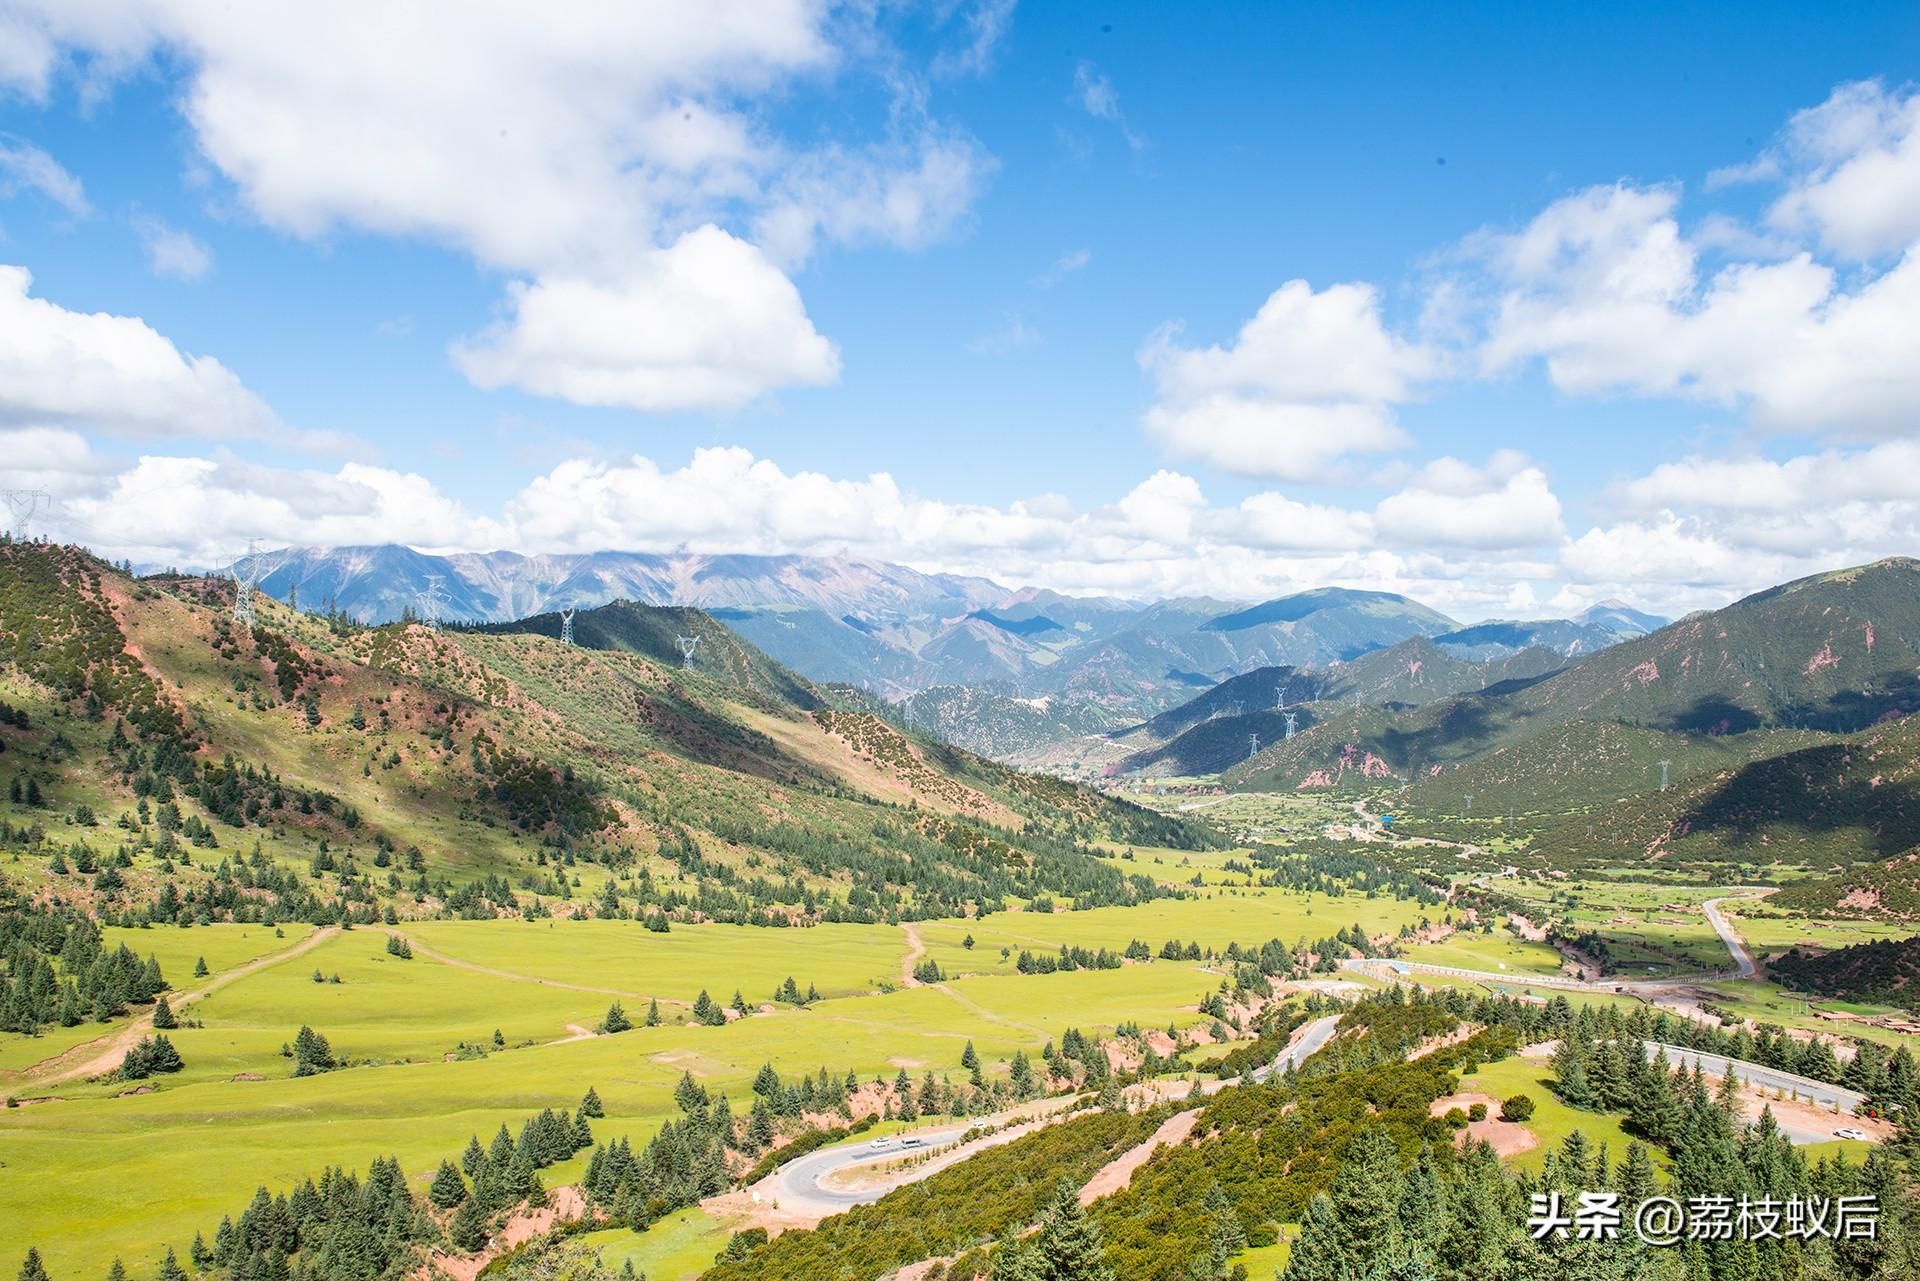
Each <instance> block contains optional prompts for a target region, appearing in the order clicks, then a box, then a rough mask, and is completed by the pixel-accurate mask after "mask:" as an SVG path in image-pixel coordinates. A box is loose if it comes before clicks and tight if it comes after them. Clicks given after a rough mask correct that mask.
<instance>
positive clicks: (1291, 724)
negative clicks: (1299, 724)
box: [1282, 712, 1300, 738]
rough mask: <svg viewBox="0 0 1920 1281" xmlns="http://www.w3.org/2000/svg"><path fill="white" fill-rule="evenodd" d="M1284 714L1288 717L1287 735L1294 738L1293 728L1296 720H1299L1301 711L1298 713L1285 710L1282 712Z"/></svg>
mask: <svg viewBox="0 0 1920 1281" xmlns="http://www.w3.org/2000/svg"><path fill="white" fill-rule="evenodd" d="M1282 715H1283V716H1285V717H1286V718H1287V737H1288V738H1292V737H1293V730H1294V722H1296V721H1298V720H1299V719H1300V713H1298V712H1283V713H1282Z"/></svg>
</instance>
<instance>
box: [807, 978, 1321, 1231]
mask: <svg viewBox="0 0 1920 1281" xmlns="http://www.w3.org/2000/svg"><path fill="white" fill-rule="evenodd" d="M1339 1023H1340V1016H1339V1015H1337V1014H1330V1015H1327V1016H1325V1017H1323V1018H1318V1019H1314V1020H1313V1021H1312V1022H1310V1023H1304V1024H1302V1025H1301V1026H1300V1027H1298V1028H1296V1029H1294V1033H1293V1037H1292V1039H1291V1040H1289V1041H1288V1043H1287V1048H1286V1049H1284V1050H1282V1051H1281V1052H1280V1053H1279V1054H1277V1055H1275V1056H1274V1060H1273V1062H1271V1063H1269V1064H1267V1065H1266V1066H1265V1067H1261V1068H1256V1069H1254V1071H1252V1072H1250V1073H1248V1075H1249V1076H1250V1077H1251V1078H1252V1079H1253V1080H1256V1081H1264V1080H1266V1079H1267V1078H1268V1077H1270V1076H1272V1075H1273V1074H1274V1073H1275V1072H1285V1071H1286V1070H1287V1068H1288V1067H1289V1066H1294V1067H1298V1066H1299V1065H1300V1064H1301V1063H1304V1062H1305V1061H1306V1060H1307V1059H1308V1058H1309V1057H1311V1056H1312V1055H1314V1054H1315V1053H1317V1052H1319V1051H1320V1050H1321V1049H1322V1048H1323V1047H1324V1046H1325V1045H1326V1043H1327V1042H1328V1041H1330V1040H1332V1039H1333V1033H1334V1029H1335V1028H1336V1027H1338V1026H1339ZM1229 1084H1231V1082H1227V1081H1209V1082H1207V1083H1206V1084H1205V1085H1203V1086H1202V1087H1201V1090H1202V1092H1203V1093H1206V1094H1217V1093H1219V1092H1220V1091H1221V1090H1223V1089H1225V1088H1226V1087H1227V1086H1228V1085H1229ZM1063 1111H1064V1109H1063ZM967 1128H968V1127H967V1126H966V1125H964V1124H955V1125H948V1126H942V1127H940V1128H938V1129H932V1130H916V1131H914V1132H913V1137H914V1138H917V1139H919V1140H920V1143H919V1145H918V1146H917V1147H915V1148H902V1147H900V1146H899V1145H898V1144H890V1145H888V1146H887V1147H885V1148H875V1147H874V1146H873V1143H872V1141H871V1140H868V1141H866V1142H862V1143H843V1144H840V1145H839V1146H837V1147H830V1148H821V1149H820V1150H819V1151H817V1152H809V1153H808V1154H807V1155H805V1156H803V1157H799V1158H797V1159H795V1160H792V1161H789V1162H787V1163H786V1164H785V1165H783V1166H781V1167H780V1168H779V1170H777V1171H775V1173H774V1175H773V1188H772V1194H773V1196H774V1197H775V1198H776V1199H777V1200H778V1201H779V1202H780V1205H781V1206H782V1207H783V1208H788V1209H798V1208H814V1209H819V1210H823V1211H824V1212H826V1213H828V1214H837V1213H839V1212H840V1211H842V1210H846V1209H850V1208H851V1207H853V1206H856V1205H866V1204H868V1203H869V1202H872V1201H878V1200H879V1199H880V1198H881V1197H883V1196H885V1195H886V1194H887V1193H889V1192H891V1191H893V1189H894V1188H896V1187H899V1186H901V1185H902V1184H906V1183H911V1182H914V1181H916V1180H918V1179H924V1178H926V1177H927V1176H928V1175H929V1174H931V1173H933V1172H934V1170H936V1169H938V1168H940V1167H941V1166H942V1165H943V1164H950V1163H951V1161H950V1159H949V1160H948V1161H940V1160H935V1161H930V1162H927V1163H925V1164H922V1165H918V1166H914V1167H913V1168H911V1169H907V1170H899V1171H896V1172H894V1173H895V1177H893V1178H889V1179H887V1180H886V1181H885V1183H884V1185H882V1186H876V1187H871V1188H863V1189H861V1190H859V1191H852V1190H849V1189H845V1188H836V1187H830V1186H828V1184H827V1180H828V1179H829V1178H830V1177H831V1176H833V1175H835V1174H838V1173H839V1172H841V1171H843V1170H852V1169H857V1168H859V1167H860V1166H864V1165H877V1164H879V1163H881V1162H885V1161H893V1160H897V1159H899V1158H900V1157H901V1156H903V1155H906V1154H908V1153H910V1152H925V1151H927V1150H929V1149H935V1148H939V1147H941V1146H943V1145H945V1144H949V1143H953V1142H956V1141H958V1140H959V1139H961V1138H962V1137H963V1136H964V1135H965V1134H966V1132H967ZM1016 1137H1018V1136H1017V1135H1012V1134H1009V1133H1007V1132H1005V1131H1002V1132H1000V1133H997V1134H993V1135H990V1136H988V1137H987V1138H985V1139H982V1140H980V1141H979V1142H978V1143H977V1144H975V1145H974V1150H975V1151H978V1150H979V1149H980V1148H985V1147H993V1146H996V1145H997V1144H1000V1143H1009V1142H1012V1141H1013V1139H1014V1138H1016ZM969 1155H971V1153H969Z"/></svg>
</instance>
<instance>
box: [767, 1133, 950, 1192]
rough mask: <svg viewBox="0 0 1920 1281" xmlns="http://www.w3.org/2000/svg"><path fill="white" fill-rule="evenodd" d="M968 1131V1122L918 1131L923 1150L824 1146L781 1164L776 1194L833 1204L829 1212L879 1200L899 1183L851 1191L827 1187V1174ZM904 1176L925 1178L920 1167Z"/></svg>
mask: <svg viewBox="0 0 1920 1281" xmlns="http://www.w3.org/2000/svg"><path fill="white" fill-rule="evenodd" d="M966 1131H967V1127H966V1126H965V1125H952V1126H946V1127H944V1128H942V1129H938V1130H918V1131H915V1133H914V1137H916V1138H918V1139H920V1140H921V1145H920V1149H910V1148H901V1147H899V1146H898V1145H890V1146H888V1147H887V1148H885V1149H884V1150H882V1149H877V1148H875V1147H873V1146H872V1142H871V1141H868V1142H865V1143H843V1144H841V1145H840V1146H838V1147H831V1148H821V1149H820V1150H819V1151H818V1152H809V1153H807V1155H805V1156H803V1157H801V1158H800V1159H799V1160H797V1161H789V1162H787V1163H786V1164H785V1165H783V1166H781V1167H780V1169H779V1171H778V1173H776V1174H775V1175H774V1180H775V1181H774V1195H775V1197H777V1198H778V1199H779V1202H780V1204H781V1205H782V1206H784V1207H800V1206H825V1207H831V1208H830V1209H829V1211H828V1212H829V1213H834V1214H837V1213H839V1212H840V1211H841V1210H846V1209H850V1208H852V1207H853V1206H856V1205H866V1204H867V1203H868V1202H870V1201H878V1200H879V1199H880V1198H881V1197H883V1196H885V1195H886V1194H887V1193H888V1192H891V1191H892V1190H893V1188H894V1187H896V1186H898V1184H890V1185H889V1186H887V1187H883V1188H873V1189H870V1190H866V1191H860V1192H849V1191H842V1190H840V1189H837V1188H830V1187H828V1186H826V1182H825V1180H826V1178H827V1176H828V1175H830V1174H834V1173H837V1172H838V1171H841V1170H850V1169H853V1168H855V1167H856V1166H862V1165H872V1164H875V1163H877V1162H881V1161H893V1160H898V1159H899V1158H900V1157H901V1156H902V1155H904V1154H905V1153H907V1152H909V1151H915V1150H924V1149H926V1148H934V1147H939V1146H940V1145H941V1144H943V1143H951V1142H953V1141H954V1140H955V1139H958V1138H959V1137H960V1136H961V1135H963V1134H965V1133H966ZM900 1176H901V1177H900V1179H899V1183H906V1182H908V1181H909V1180H910V1179H911V1178H913V1177H924V1175H923V1174H922V1173H921V1171H919V1170H911V1171H908V1170H903V1171H901V1172H900Z"/></svg>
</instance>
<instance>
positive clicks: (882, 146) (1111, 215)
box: [0, 0, 1920, 618]
mask: <svg viewBox="0 0 1920 1281" xmlns="http://www.w3.org/2000/svg"><path fill="white" fill-rule="evenodd" d="M1460 9H1461V11H1459V12H1455V11H1451V10H1441V9H1436V8H1435V7H1433V6H1417V5H1403V6H1390V5H1381V6H1369V7H1367V8H1365V9H1364V10H1363V11H1356V12H1342V11H1340V10H1339V9H1338V8H1337V7H1314V8H1311V9H1309V8H1307V7H1304V6H1276V5H1250V4H1249V5H1209V6H1164V5H1136V6H1127V5H1117V6H1097V7H1089V6H1066V5H1053V6H1044V7H1043V6H1038V5H1033V4H1026V5H1016V4H1014V3H1013V2H1012V0H973V2H971V3H942V4H934V5H930V6H906V5H885V6H877V7H861V8H857V9H845V8H833V7H829V6H823V5H816V4H812V3H808V2H807V0H765V2H764V3H761V4H756V5H738V6H734V5H725V4H719V5H701V4H685V5H681V4H673V3H662V4H659V5H652V6H632V5H619V4H607V5H605V6H604V7H603V6H597V5H583V6H578V7H575V8H573V9H571V10H569V15H570V16H569V17H568V19H567V21H566V25H564V26H561V25H556V24H557V22H558V20H557V19H556V18H555V17H554V15H552V14H548V15H546V16H545V17H546V20H545V21H544V22H540V21H537V20H536V18H533V17H528V16H523V15H522V14H521V11H520V8H519V7H518V6H509V5H502V6H498V7H497V8H496V7H494V6H479V7H476V8H474V9H471V10H468V11H466V15H465V16H464V17H463V19H462V20H461V21H459V22H457V23H456V22H454V21H453V20H452V19H451V17H450V16H445V15H451V14H452V13H453V10H451V9H449V10H445V11H444V15H443V13H442V11H441V10H439V9H437V8H433V7H409V6H390V5H373V4H368V5H365V6H361V5H358V4H342V5H339V6H330V7H328V8H327V9H326V10H324V11H323V12H320V13H318V14H316V13H315V12H313V11H312V9H311V7H305V6H293V5H281V4H277V3H265V4H259V5H255V6H250V7H248V9H247V10H245V11H244V16H242V17H236V16H235V14H234V12H233V11H232V10H231V9H228V8H224V7H222V6H219V5H216V4H213V3H210V2H206V3H203V2H202V0H177V2H176V3H170V4H157V3H148V2H147V0H125V2H124V3H108V4H101V5H87V6H73V5H68V4H62V3H55V2H52V0H0V264H3V265H4V266H5V267H7V268H15V269H20V270H21V271H24V272H25V273H29V274H30V277H31V284H30V285H28V284H25V283H22V282H23V279H24V278H23V277H22V276H21V275H20V274H19V273H18V272H15V273H14V274H12V275H11V276H9V277H7V278H6V279H5V280H4V281H0V432H4V433H5V435H6V436H7V437H9V438H10V439H9V440H7V441H0V443H3V444H6V445H7V448H6V449H5V450H4V451H3V452H0V461H4V462H7V463H8V467H4V468H0V479H3V480H5V482H6V483H7V484H8V485H9V486H16V487H40V488H44V489H47V490H48V491H50V492H52V493H53V494H55V495H56V497H57V499H58V502H57V505H56V507H55V510H54V512H53V513H52V514H51V516H50V517H49V520H50V522H51V523H50V525H48V526H47V527H48V528H51V529H53V530H54V531H55V532H57V533H59V534H61V535H62V536H65V537H71V538H75V539H78V540H81V541H85V542H88V543H89V544H91V545H93V546H95V547H97V548H99V549H100V550H102V551H103V552H106V553H108V554H111V555H116V556H121V555H124V556H131V557H133V558H135V559H137V560H141V561H170V560H171V561H184V562H202V563H205V562H213V561H218V560H222V559H225V558H226V556H228V555H230V554H231V551H230V550H229V549H237V548H239V547H243V546H244V545H245V543H246V541H247V539H249V538H254V537H257V538H260V539H262V540H263V541H265V542H267V543H269V544H285V543H308V542H312V543H339V542H360V541H381V540H389V539H390V540H393V541H403V542H408V543H412V544H414V545H418V546H423V547H433V548H471V549H487V548H492V547H495V546H507V547H513V548H516V549H519V550H524V551H529V552H540V551H569V550H587V549H591V548H599V547H632V548H646V549H667V548H673V547H679V546H685V547H688V548H690V549H694V550H700V551H722V550H739V551H797V552H809V553H816V554H837V553H842V552H844V553H847V554H852V555H862V556H875V557H884V558H887V559H893V560H900V561H905V562H907V563H911V564H915V565H918V566H922V567H927V568H951V569H960V570H967V571H970V572H978V573H985V574H988V575H990V576H992V577H995V578H996V579H999V580H1000V581H1003V582H1007V583H1009V584H1014V585H1019V584H1025V583H1040V584H1044V585H1049V586H1055V587H1060V588H1062V589H1065V590H1071V591H1112V592H1119V593H1123V594H1130V595H1141V596H1161V595H1175V594H1198V593H1209V594H1216V595H1231V596H1242V597H1254V596H1261V595H1267V594H1273V593H1278V592H1281V591H1285V590H1291V589H1295V588H1299V587H1306V586H1313V585H1319V584H1322V583H1327V582H1339V583H1345V584H1350V585H1356V586H1371V587H1384V588H1390V589H1393V590H1401V591H1406V592H1408V593H1409V594H1413V595H1416V596H1419V597H1421V598H1422V599H1426V600H1429V601H1431V602H1432V603H1434V604H1436V605H1438V606H1440V607H1442V608H1445V609H1449V610H1451V611H1452V612H1455V613H1456V614H1458V615H1460V616H1463V617H1469V618H1471V617H1482V616H1489V615H1508V614H1551V613H1557V612H1562V611H1566V610H1571V609H1574V608H1578V607H1579V606H1581V605H1583V604H1585V603H1589V602H1591V601H1592V600H1595V599H1599V598H1602V597H1607V596H1620V597H1625V598H1627V599H1629V600H1632V601H1633V602H1634V603H1637V604H1642V605H1645V606H1649V607H1652V608H1656V609H1662V610H1678V609H1685V608H1690V607H1694V606H1697V605H1703V604H1712V603H1717V602H1719V601H1723V600H1725V599H1727V598H1728V597H1730V596H1731V595H1734V594H1737V593H1739V592H1742V591H1746V590H1751V589H1754V588H1757V587H1760V586H1764V585H1767V584H1768V583H1770V582H1773V581H1777V580H1778V579H1781V578H1784V577H1789V576H1792V575H1793V574H1796V573H1803V572H1811V571H1812V570H1815V569H1820V568H1827V567H1831V566H1833V565H1837V564H1842V563H1847V562H1850V561H1854V560H1861V559H1869V558H1872V557H1875V556H1879V555H1887V554H1895V553H1911V552H1915V551H1920V539H1916V534H1917V533H1920V441H1916V439H1915V433H1916V430H1920V429H1916V427H1915V424H1920V413H1916V412H1915V411H1917V410H1920V351H1917V350H1916V348H1915V345H1914V340H1913V339H1912V338H1911V337H1910V335H1911V334H1912V333H1913V332H1916V330H1915V328H1914V323H1915V322H1916V321H1920V261H1916V257H1915V255H1914V254H1913V252H1912V249H1913V245H1914V242H1915V241H1916V240H1920V97H1916V93H1915V88H1914V85H1913V83H1912V77H1913V75H1914V74H1915V73H1914V68H1915V66H1916V65H1917V64H1916V55H1920V12H1916V11H1915V10H1914V9H1913V7H1912V6H1910V5H1906V6H1900V5H1878V6H1875V5H1856V6H1849V7H1848V8H1847V9H1846V10H1845V11H1844V13H1840V12H1839V11H1836V10H1834V9H1832V8H1830V7H1827V6H1814V5H1802V6H1785V5H1758V6H1756V5H1745V6H1730V5H1722V6H1705V5H1692V6H1674V5H1662V6H1654V5H1644V6H1610V7H1608V8H1607V9H1606V10H1605V11H1604V12H1603V11H1599V10H1595V11H1593V12H1591V13H1586V14H1573V13H1568V12H1565V11H1560V10H1548V9H1543V8H1542V7H1540V6H1521V5H1511V6H1495V5H1483V6H1475V7H1473V8H1471V9H1466V8H1464V7H1460ZM1256 318H1257V319H1256ZM1903 323H1904V325H1905V328H1904V329H1902V324H1903ZM9 469H10V470H9Z"/></svg>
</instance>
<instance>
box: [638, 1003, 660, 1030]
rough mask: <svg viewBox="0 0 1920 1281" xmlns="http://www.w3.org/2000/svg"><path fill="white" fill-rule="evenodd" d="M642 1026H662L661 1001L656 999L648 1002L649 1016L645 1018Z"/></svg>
mask: <svg viewBox="0 0 1920 1281" xmlns="http://www.w3.org/2000/svg"><path fill="white" fill-rule="evenodd" d="M642 1026H645V1027H659V1026H660V1002H659V1001H657V1000H655V1001H649V1002H647V1017H646V1018H645V1020H643V1022H642Z"/></svg>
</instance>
